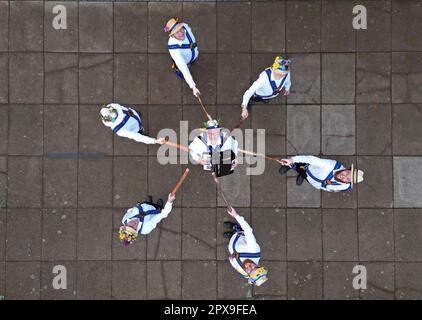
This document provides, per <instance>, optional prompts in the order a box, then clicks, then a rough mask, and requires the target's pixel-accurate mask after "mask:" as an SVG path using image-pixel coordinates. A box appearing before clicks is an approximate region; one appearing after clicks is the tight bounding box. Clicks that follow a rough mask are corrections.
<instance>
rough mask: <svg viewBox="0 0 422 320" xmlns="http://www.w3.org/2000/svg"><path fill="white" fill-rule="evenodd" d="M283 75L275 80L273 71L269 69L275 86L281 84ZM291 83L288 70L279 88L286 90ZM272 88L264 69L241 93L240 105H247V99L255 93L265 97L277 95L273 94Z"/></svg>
mask: <svg viewBox="0 0 422 320" xmlns="http://www.w3.org/2000/svg"><path fill="white" fill-rule="evenodd" d="M283 79H284V76H283V77H282V78H281V79H280V80H275V78H274V72H273V71H272V70H271V80H272V81H274V82H275V84H276V86H277V88H278V87H279V86H280V85H281V82H282V81H283ZM291 85H292V83H291V80H290V71H289V73H287V76H286V79H285V80H284V83H283V85H282V86H281V88H280V89H279V90H281V89H283V88H284V89H285V90H286V91H289V90H290V86H291ZM273 93H274V90H273V88H272V87H271V83H270V81H269V79H268V76H267V73H266V71H265V70H264V71H262V72H261V74H260V75H259V78H258V79H257V80H256V81H255V82H254V83H253V84H252V85H251V86H250V88H249V89H248V90H246V92H245V93H244V95H243V101H242V105H243V106H247V105H248V104H249V100H250V99H251V98H252V96H253V95H257V96H259V97H264V98H265V99H271V98H274V97H277V96H278V93H277V94H273Z"/></svg>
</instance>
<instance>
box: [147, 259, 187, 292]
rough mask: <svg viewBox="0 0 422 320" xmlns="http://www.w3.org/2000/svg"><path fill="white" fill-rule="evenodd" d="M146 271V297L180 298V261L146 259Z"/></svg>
mask: <svg viewBox="0 0 422 320" xmlns="http://www.w3.org/2000/svg"><path fill="white" fill-rule="evenodd" d="M147 272H148V277H147V298H148V299H155V300H159V299H160V300H162V299H179V300H180V299H181V298H182V262H181V261H148V262H147Z"/></svg>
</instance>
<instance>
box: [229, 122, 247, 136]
mask: <svg viewBox="0 0 422 320" xmlns="http://www.w3.org/2000/svg"><path fill="white" fill-rule="evenodd" d="M243 121H245V119H243V118H241V119H240V120H239V122H238V123H237V125H235V126H234V128H233V129H231V130H230V133H231V132H232V131H233V130H234V129H237V128H240V126H241V125H242V123H243Z"/></svg>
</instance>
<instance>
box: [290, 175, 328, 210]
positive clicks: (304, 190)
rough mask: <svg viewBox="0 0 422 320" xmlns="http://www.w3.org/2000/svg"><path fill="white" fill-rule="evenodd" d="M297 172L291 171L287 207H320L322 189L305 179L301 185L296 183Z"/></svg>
mask: <svg viewBox="0 0 422 320" xmlns="http://www.w3.org/2000/svg"><path fill="white" fill-rule="evenodd" d="M296 177H297V173H296V172H294V173H293V172H292V173H289V174H288V175H287V177H286V181H287V207H289V208H290V207H299V208H307V207H308V208H309V207H311V208H312V207H317V208H318V207H320V206H321V191H319V190H317V189H315V188H314V187H313V186H312V185H311V184H310V183H308V182H307V181H304V182H303V184H302V185H301V186H298V185H296Z"/></svg>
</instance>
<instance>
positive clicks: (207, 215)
mask: <svg viewBox="0 0 422 320" xmlns="http://www.w3.org/2000/svg"><path fill="white" fill-rule="evenodd" d="M215 222H216V212H215V209H208V208H203V209H199V208H198V209H183V218H182V233H183V236H182V258H183V259H187V260H188V259H191V260H207V259H215V255H216V244H217V239H216V226H215Z"/></svg>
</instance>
